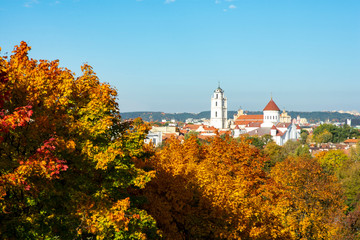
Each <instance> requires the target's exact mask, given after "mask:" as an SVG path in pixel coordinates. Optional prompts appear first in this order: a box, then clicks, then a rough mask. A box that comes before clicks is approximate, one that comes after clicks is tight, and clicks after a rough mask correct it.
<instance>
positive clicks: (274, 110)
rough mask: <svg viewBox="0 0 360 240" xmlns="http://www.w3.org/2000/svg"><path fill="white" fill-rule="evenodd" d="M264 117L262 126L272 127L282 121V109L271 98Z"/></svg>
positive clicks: (264, 111)
mask: <svg viewBox="0 0 360 240" xmlns="http://www.w3.org/2000/svg"><path fill="white" fill-rule="evenodd" d="M263 113H264V115H263V116H264V118H263V123H262V124H261V127H272V126H273V125H276V124H277V123H278V122H279V121H280V109H279V107H278V106H277V105H276V103H275V102H274V100H273V99H272V98H271V99H270V101H269V103H268V104H267V105H266V107H265V108H264V110H263Z"/></svg>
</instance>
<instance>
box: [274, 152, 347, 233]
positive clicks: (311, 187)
mask: <svg viewBox="0 0 360 240" xmlns="http://www.w3.org/2000/svg"><path fill="white" fill-rule="evenodd" d="M271 176H272V177H273V178H274V180H275V181H276V182H277V183H278V184H280V185H281V186H282V187H283V188H284V189H285V190H284V191H283V194H284V197H283V198H282V199H281V203H280V204H281V205H282V208H281V209H282V210H283V217H282V219H283V225H284V226H286V227H287V229H288V230H289V231H290V232H291V236H292V238H293V239H339V234H340V232H341V230H342V226H341V221H342V219H343V210H344V209H345V205H344V203H343V198H342V189H341V186H340V184H339V183H338V181H337V179H336V177H335V176H334V175H331V174H328V173H326V172H324V171H323V170H322V168H321V166H320V164H319V163H318V162H317V160H316V159H312V158H306V157H295V158H293V157H289V158H287V159H286V160H285V161H283V162H279V163H277V164H276V165H275V167H273V168H272V170H271Z"/></svg>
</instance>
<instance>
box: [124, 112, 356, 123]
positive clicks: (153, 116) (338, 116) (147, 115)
mask: <svg viewBox="0 0 360 240" xmlns="http://www.w3.org/2000/svg"><path fill="white" fill-rule="evenodd" d="M236 113H237V112H236V111H228V118H229V119H230V118H233V116H234V114H236ZM246 113H247V114H262V112H260V111H247V112H246ZM288 114H289V115H290V116H291V118H296V117H297V116H300V117H302V118H306V119H307V120H308V122H309V123H313V122H319V121H323V122H325V121H327V120H330V121H333V122H345V120H346V119H360V117H359V116H354V115H351V114H348V113H338V112H326V111H316V112H295V111H289V112H288ZM121 116H122V118H123V119H135V118H137V117H141V118H142V119H143V120H144V121H147V122H151V121H158V122H161V120H163V119H166V120H168V121H170V120H171V119H175V120H176V121H180V122H184V121H185V120H186V119H188V118H193V119H201V118H206V119H210V111H204V112H200V113H164V112H123V113H121Z"/></svg>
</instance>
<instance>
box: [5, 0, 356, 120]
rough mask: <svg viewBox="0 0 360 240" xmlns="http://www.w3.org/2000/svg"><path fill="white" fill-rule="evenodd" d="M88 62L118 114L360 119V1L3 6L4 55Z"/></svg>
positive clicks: (75, 0)
mask: <svg viewBox="0 0 360 240" xmlns="http://www.w3.org/2000/svg"><path fill="white" fill-rule="evenodd" d="M20 41H26V42H27V43H28V44H29V45H30V46H31V47H32V50H31V52H30V56H31V57H32V58H36V59H47V60H54V59H59V60H60V65H61V66H63V67H67V68H69V69H70V70H72V71H74V72H75V73H76V74H77V75H79V74H80V73H81V72H80V66H81V65H82V64H83V63H85V62H87V63H88V64H90V65H91V66H93V68H94V71H95V72H96V73H97V74H98V76H99V78H100V80H101V81H103V82H108V83H110V84H111V85H113V86H114V87H115V88H116V89H117V90H118V94H119V96H118V101H119V105H120V110H121V111H123V112H128V111H163V112H170V113H173V112H200V111H206V110H210V98H211V95H212V93H213V91H214V90H215V89H216V88H217V85H218V82H219V81H220V83H221V87H222V88H223V89H224V91H225V95H226V96H227V98H228V106H229V107H228V108H229V110H237V109H238V108H239V107H240V106H241V107H242V108H244V109H246V110H262V109H263V108H264V107H265V105H266V104H267V102H268V101H269V99H270V95H271V93H272V95H273V98H274V100H275V102H276V103H277V104H278V106H279V107H280V108H281V109H283V108H285V109H287V110H289V111H316V110H358V111H360V1H359V0H232V1H231V0H217V1H216V0H141V1H140V0H102V1H100V0H57V1H55V0H0V47H1V48H2V52H1V53H2V55H4V54H5V53H6V52H11V51H12V50H13V47H14V45H18V44H19V43H20Z"/></svg>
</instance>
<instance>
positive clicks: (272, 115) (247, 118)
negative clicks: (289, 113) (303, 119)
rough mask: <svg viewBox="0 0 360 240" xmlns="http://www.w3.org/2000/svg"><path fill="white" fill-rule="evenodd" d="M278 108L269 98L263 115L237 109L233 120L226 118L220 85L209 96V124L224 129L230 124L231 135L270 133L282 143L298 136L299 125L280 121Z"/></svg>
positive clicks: (293, 122) (225, 107)
mask: <svg viewBox="0 0 360 240" xmlns="http://www.w3.org/2000/svg"><path fill="white" fill-rule="evenodd" d="M281 120H282V118H281V114H280V109H279V107H278V106H277V105H276V103H275V102H274V100H273V99H272V98H271V99H270V101H269V103H268V104H267V105H266V106H265V108H264V109H263V115H247V114H245V113H244V111H243V110H239V112H238V114H237V115H235V116H234V120H233V121H232V120H230V121H229V124H228V120H227V98H226V97H225V95H224V90H222V89H221V88H220V86H219V87H218V88H217V89H216V90H215V91H214V93H213V96H212V97H211V117H210V126H213V127H215V128H217V129H226V128H227V127H228V126H230V128H231V130H232V135H233V137H235V138H236V137H239V136H240V135H241V134H248V135H250V136H251V135H257V136H263V135H265V134H270V135H271V136H272V138H273V140H274V141H275V142H276V143H277V144H278V145H280V146H281V145H284V144H285V143H286V142H287V141H288V140H298V139H299V138H300V130H301V129H300V127H299V126H298V125H296V124H295V121H290V122H289V121H286V122H284V121H281Z"/></svg>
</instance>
